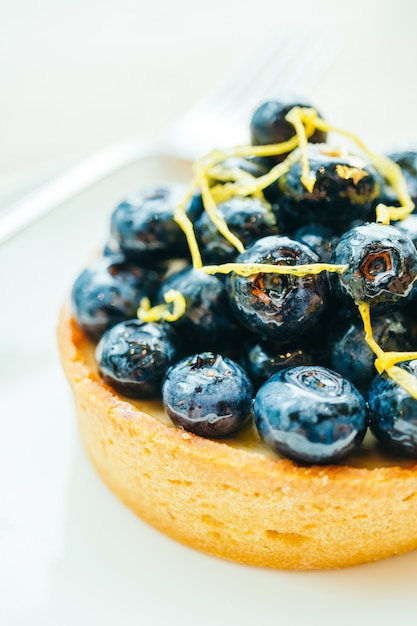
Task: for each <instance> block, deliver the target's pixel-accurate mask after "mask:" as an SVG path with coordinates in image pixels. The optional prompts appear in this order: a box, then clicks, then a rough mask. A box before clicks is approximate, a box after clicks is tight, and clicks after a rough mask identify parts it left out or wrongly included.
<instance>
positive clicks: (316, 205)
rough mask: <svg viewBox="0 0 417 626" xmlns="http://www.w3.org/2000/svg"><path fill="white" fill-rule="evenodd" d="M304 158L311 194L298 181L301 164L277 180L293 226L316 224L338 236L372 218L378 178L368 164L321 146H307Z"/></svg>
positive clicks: (281, 205) (299, 179) (284, 206)
mask: <svg viewBox="0 0 417 626" xmlns="http://www.w3.org/2000/svg"><path fill="white" fill-rule="evenodd" d="M307 155H308V160H309V164H310V172H311V174H312V175H314V177H315V183H314V187H313V190H312V191H308V189H306V187H305V186H304V185H303V183H302V182H301V173H302V170H301V162H300V161H297V162H296V163H295V164H294V165H293V166H292V167H291V168H290V170H289V171H288V172H287V173H286V174H284V175H283V176H282V177H281V178H280V179H279V181H278V185H279V188H280V191H281V193H282V196H281V197H280V202H279V204H280V208H281V210H282V211H283V212H284V213H285V214H287V217H288V219H289V220H290V222H292V223H293V225H294V227H300V226H302V225H307V224H310V223H312V222H315V223H317V224H323V225H324V226H327V227H329V228H331V229H333V231H334V232H335V233H336V234H338V235H341V234H342V233H343V232H344V231H345V230H346V229H347V228H348V227H349V225H350V223H351V222H352V221H353V220H355V219H360V220H361V221H362V222H363V221H368V220H370V219H373V217H374V205H375V201H376V199H377V198H378V196H379V175H378V173H377V172H376V170H375V169H374V167H373V166H372V165H371V164H370V163H369V162H368V161H366V160H365V159H363V158H359V157H357V156H356V155H355V156H353V155H345V154H339V153H338V152H337V151H335V149H334V147H332V146H328V145H322V144H316V145H313V144H309V145H308V149H307Z"/></svg>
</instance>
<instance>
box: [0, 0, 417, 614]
mask: <svg viewBox="0 0 417 626" xmlns="http://www.w3.org/2000/svg"><path fill="white" fill-rule="evenodd" d="M281 4H283V6H280V5H281ZM0 12H1V16H0V17H1V19H0V51H1V54H0V76H1V85H0V92H1V93H0V114H1V115H0V209H1V207H2V206H6V205H7V203H8V202H9V201H12V200H16V199H18V198H19V197H20V196H21V195H22V194H24V193H26V192H27V191H29V190H31V189H32V188H33V187H36V185H37V184H38V183H40V182H42V181H43V180H45V179H46V178H48V177H49V176H50V175H51V174H53V173H55V172H59V171H61V170H62V169H63V168H65V167H66V166H67V165H70V164H73V163H76V162H77V161H78V159H80V158H84V157H86V156H88V155H90V154H92V153H94V152H95V151H97V150H100V149H102V148H103V147H106V146H108V145H111V144H112V143H115V142H118V141H120V140H124V139H128V138H130V137H135V138H138V139H139V140H143V141H144V142H145V141H149V140H152V139H153V138H154V137H156V136H157V135H160V134H163V131H164V129H165V128H167V127H168V126H169V125H170V123H171V122H172V121H174V119H175V118H176V117H177V116H178V115H180V114H181V113H182V112H183V111H185V110H186V108H187V107H188V106H189V105H190V104H192V103H193V102H195V101H196V100H198V99H199V98H200V97H201V96H202V95H203V94H204V93H205V91H206V90H207V88H208V87H209V86H210V85H212V84H214V83H215V82H216V80H218V79H219V78H222V77H223V76H226V75H227V72H228V71H229V70H230V67H231V66H233V65H236V64H237V62H238V60H239V57H240V56H241V54H242V52H244V53H245V54H246V53H247V51H248V50H250V48H251V46H252V45H253V44H254V45H255V46H256V45H258V47H259V45H260V43H261V42H262V41H264V40H265V41H268V40H270V38H272V37H275V36H276V37H279V36H281V33H282V32H284V31H287V32H288V30H290V31H294V32H295V31H296V30H297V28H301V26H302V27H303V28H306V25H307V24H308V25H309V28H310V30H312V31H314V32H316V33H317V37H322V38H325V37H326V32H324V31H325V30H327V31H329V29H330V31H331V32H333V33H334V32H336V33H337V35H338V37H339V38H340V41H341V44H342V45H341V51H339V52H338V54H337V56H336V59H335V62H334V63H333V65H331V66H329V69H328V71H327V72H326V73H325V74H324V75H323V76H322V77H321V79H320V80H319V81H318V82H317V84H315V86H314V88H312V90H311V93H309V94H308V95H309V96H311V97H312V99H313V100H314V102H315V103H317V105H318V106H319V107H320V108H321V109H322V110H323V112H324V113H325V115H326V117H327V118H329V119H330V120H331V121H332V122H334V123H335V124H337V125H341V126H344V127H346V128H349V129H351V130H353V131H355V132H357V133H358V134H359V135H362V136H365V137H366V138H367V139H369V141H370V142H371V143H372V142H375V144H378V145H384V144H386V145H390V144H395V143H397V142H400V143H402V142H404V141H407V142H408V141H413V140H414V141H417V122H416V118H415V109H416V100H417V86H416V85H417V84H416V82H415V80H414V76H415V59H416V57H417V38H416V37H415V33H414V31H415V23H416V18H417V5H415V4H414V3H412V2H411V0H410V1H406V0H399V1H397V2H394V1H392V0H386V2H385V3H378V2H376V1H369V2H367V1H362V2H359V1H357V0H355V1H353V2H350V3H349V4H346V3H335V2H331V1H330V0H321V1H320V0H318V1H317V2H316V3H311V2H307V1H298V2H297V1H293V2H287V3H285V6H284V3H280V2H277V1H276V0H274V1H270V0H258V2H256V3H254V2H252V1H251V2H249V1H246V0H241V1H240V2H237V1H235V0H233V1H231V2H227V1H226V0H222V1H220V0H212V2H210V3H206V4H201V6H200V5H199V4H198V3H192V2H190V1H187V0H177V1H176V2H175V3H168V2H167V1H166V2H163V3H149V2H144V1H143V0H137V1H136V2H133V1H130V0H119V1H118V2H105V1H102V2H97V1H96V0H95V1H92V0H83V2H81V0H72V2H71V3H69V2H58V1H57V0H54V1H52V0H37V1H36V2H33V3H30V2H28V1H27V0H16V1H15V2H14V3H6V2H5V0H0ZM297 20H298V21H297ZM327 20H330V25H329V23H328V21H327ZM325 21H326V22H327V25H326V29H323V27H322V24H323V23H324V22H325ZM265 97H266V98H267V97H268V94H265ZM213 133H214V135H215V129H213ZM187 174H188V170H187V169H186V168H185V169H184V166H183V165H182V164H181V163H178V162H177V161H175V160H172V159H168V160H167V159H162V158H159V157H157V158H153V159H152V158H147V159H145V160H144V161H141V162H139V163H138V164H136V165H135V166H132V167H130V168H125V169H124V170H123V171H122V172H120V173H119V174H117V175H115V176H113V177H111V178H110V179H106V181H104V182H103V183H102V184H99V185H96V186H94V187H93V188H91V189H90V190H87V191H86V192H84V193H83V194H81V195H80V196H78V197H77V198H75V199H74V200H72V201H71V202H69V203H67V204H66V205H64V206H63V207H62V208H61V209H60V210H59V211H58V212H56V213H53V214H51V215H49V216H48V217H47V218H45V219H43V220H41V221H39V222H38V223H36V224H35V225H34V226H32V227H31V228H30V229H28V230H26V231H24V232H23V233H22V234H21V235H20V236H18V237H16V238H14V239H12V240H10V241H9V242H6V243H5V244H4V245H3V246H2V247H0V268H1V269H0V289H1V291H0V293H1V304H2V310H1V314H0V321H1V325H0V357H1V358H0V395H1V409H0V624H1V625H2V626H3V625H4V626H23V625H25V626H26V625H30V626H38V625H39V626H52V625H59V626H61V625H62V626H67V625H73V624H79V625H80V626H87V625H88V626H90V625H95V624H98V625H102V626H107V625H110V624H111V625H113V624H120V625H121V626H125V625H126V626H130V625H133V624H144V625H146V626H148V625H151V626H153V625H156V626H160V625H161V626H162V625H163V624H165V623H170V624H183V625H185V626H188V625H191V624H201V625H203V626H205V625H207V626H209V625H212V624H220V625H223V624H232V623H233V624H234V623H236V624H241V625H242V626H244V625H246V624H247V625H249V624H254V623H257V624H271V623H272V624H274V623H286V624H289V625H291V626H293V625H295V626H299V625H300V626H301V625H304V624H306V623H309V624H313V625H314V624H317V625H318V624H322V625H324V626H326V625H327V624H328V625H330V624H335V623H336V624H338V625H342V626H343V625H344V624H346V625H347V624H352V623H353V622H354V621H355V620H356V621H362V620H363V623H366V624H370V625H373V624H375V625H376V624H378V625H382V626H385V625H387V626H388V624H392V623H393V622H395V623H400V624H403V623H404V624H411V623H414V622H413V620H414V619H415V618H414V615H415V611H416V609H417V596H416V594H415V585H416V582H417V555H416V554H410V555H406V556H403V557H398V558H393V559H390V560H388V561H384V562H381V563H377V564H370V565H365V566H361V567H358V568H354V569H351V570H346V571H336V572H313V573H295V572H275V571H266V570H262V569H253V568H248V567H243V566H239V565H235V564H230V563H224V562H221V561H218V560H216V559H212V558H210V557H207V556H204V555H201V554H199V553H196V552H194V551H192V550H189V549H187V548H184V547H182V546H179V545H177V544H176V543H174V542H172V541H171V540H169V539H167V538H165V537H164V536H162V535H160V534H159V533H157V532H156V531H154V530H153V529H151V528H149V527H148V526H146V525H145V524H143V523H142V522H140V521H139V520H137V519H136V518H135V517H134V516H133V515H132V514H131V513H130V512H129V511H128V510H126V509H125V508H124V507H123V506H122V505H121V504H119V502H118V501H117V500H116V499H115V498H114V497H113V496H112V495H111V494H110V493H109V492H108V491H107V489H106V488H105V487H104V486H103V485H102V483H101V481H100V480H99V478H98V477H97V476H96V474H95V472H94V471H93V470H92V468H91V466H90V464H89V461H88V460H87V458H86V456H85V453H84V451H83V449H82V446H81V444H80V442H79V439H78V433H77V430H76V425H75V419H74V410H73V407H72V400H71V397H70V393H69V390H68V387H67V384H66V381H65V379H64V376H63V373H62V371H61V368H60V364H59V359H58V355H57V351H56V346H55V336H54V332H55V325H56V316H57V314H58V310H59V307H60V305H61V302H62V301H63V299H64V298H65V297H66V294H67V292H68V290H69V288H70V285H71V282H72V280H73V278H74V276H75V274H76V272H78V270H79V269H80V268H81V267H82V265H83V263H84V261H85V259H86V258H87V256H88V255H89V254H90V252H91V250H92V249H93V247H94V246H95V245H97V244H98V243H99V242H100V241H102V238H103V237H104V229H105V218H106V216H107V215H108V214H109V212H110V210H111V208H112V207H113V206H114V203H115V202H116V201H117V200H118V199H119V197H120V196H121V194H123V193H125V191H129V190H131V189H133V188H134V187H135V186H136V185H137V184H138V183H139V182H140V181H141V180H144V179H147V180H149V178H151V179H152V177H158V178H159V177H167V178H170V177H180V178H181V177H186V176H187Z"/></svg>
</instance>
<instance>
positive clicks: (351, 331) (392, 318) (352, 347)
mask: <svg viewBox="0 0 417 626" xmlns="http://www.w3.org/2000/svg"><path fill="white" fill-rule="evenodd" d="M336 321H338V320H336ZM372 334H373V338H374V339H375V341H376V342H377V343H378V345H379V346H380V347H381V348H382V349H383V350H387V351H391V350H394V351H397V352H401V351H406V350H411V349H412V346H411V343H410V336H409V332H408V327H407V322H406V319H405V317H404V315H403V314H402V313H401V312H400V311H395V312H391V313H387V314H382V315H375V316H372ZM328 353H329V365H330V367H331V368H332V369H335V370H337V371H338V372H339V374H341V375H342V376H345V377H346V378H348V379H349V380H350V381H351V382H352V383H354V384H355V385H356V386H357V387H358V389H360V391H361V392H362V393H366V390H367V388H368V386H369V384H370V383H371V381H372V379H373V378H374V376H375V374H376V371H375V367H374V361H375V354H374V352H373V351H372V350H371V348H370V347H369V345H368V344H367V343H366V341H365V332H364V330H363V323H362V321H361V320H358V319H357V318H356V316H355V317H353V316H352V317H351V318H350V320H349V321H348V322H347V323H345V324H340V323H338V324H333V328H332V329H331V331H330V333H329V339H328Z"/></svg>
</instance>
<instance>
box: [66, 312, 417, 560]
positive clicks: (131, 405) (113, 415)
mask: <svg viewBox="0 0 417 626" xmlns="http://www.w3.org/2000/svg"><path fill="white" fill-rule="evenodd" d="M58 340H59V349H60V353H61V358H62V363H63V366H64V369H65V373H66V375H67V377H68V380H69V383H70V385H71V389H72V392H73V395H74V400H75V405H76V410H77V414H78V421H79V428H80V432H81V436H82V439H83V442H84V445H85V448H86V450H87V453H88V455H89V457H90V458H91V461H92V462H93V464H94V466H95V467H96V469H97V471H98V472H99V474H100V475H101V477H102V478H103V480H104V481H105V483H106V484H107V485H108V487H109V488H110V489H111V490H112V491H113V492H114V494H115V495H116V496H117V497H118V498H119V499H120V500H121V501H122V502H123V503H124V504H126V505H127V506H128V507H129V508H130V509H131V510H132V511H134V512H135V513H136V514H137V515H138V516H139V517H140V518H142V519H143V520H144V521H146V522H148V523H149V524H151V525H152V526H154V527H155V528H157V529H158V530H160V531H162V532H163V533H165V534H166V535H168V536H170V537H172V538H173V539H175V540H177V541H180V542H182V543H184V544H186V545H188V546H191V547H193V548H196V549H198V550H201V551H203V552H206V553H209V554H212V555H215V556H217V557H222V558H225V559H229V560H233V561H237V562H240V563H245V564H249V565H257V566H263V567H272V568H280V569H300V570H310V569H326V568H342V567H349V566H353V565H358V564H360V563H364V562H368V561H374V560H377V559H382V558H385V557H389V556H391V555H394V554H401V553H404V552H407V551H409V550H412V549H414V548H416V547H417V533H416V530H415V520H416V519H417V464H416V463H415V462H414V461H404V460H402V461H399V460H397V459H394V458H388V457H387V458H385V459H383V458H381V457H378V456H376V455H374V454H372V452H371V451H370V450H369V449H368V448H369V446H372V445H373V442H372V443H371V444H369V445H368V448H367V444H366V443H365V445H364V446H363V447H362V448H361V451H360V452H359V453H358V454H357V455H356V456H355V455H354V456H353V458H352V459H350V458H349V465H346V464H343V465H328V466H317V465H313V466H309V467H303V466H299V465H297V464H295V463H293V462H291V461H289V460H285V459H281V458H278V457H276V456H273V455H272V454H271V453H270V452H269V450H268V449H267V448H266V447H265V446H264V445H263V444H262V443H261V442H260V441H259V439H258V438H257V435H256V433H255V432H254V431H253V430H252V429H251V427H250V426H248V428H247V431H245V432H244V433H243V434H242V436H241V437H240V439H239V440H237V439H231V440H227V441H212V440H208V439H203V438H201V437H199V436H197V435H194V434H192V433H189V432H185V431H183V430H181V429H178V428H175V427H174V426H173V425H172V424H170V422H169V420H168V418H167V417H166V416H165V413H164V411H163V408H162V405H161V403H160V400H143V401H136V400H131V399H127V398H125V397H123V396H120V395H119V394H117V393H116V392H115V391H114V390H112V389H111V388H110V387H108V386H107V385H105V384H104V383H103V381H102V380H101V379H100V377H99V375H98V372H97V367H96V364H95V360H94V344H93V343H92V342H91V341H90V340H89V339H88V338H87V337H86V335H85V334H84V333H83V332H82V331H81V330H80V329H79V327H78V326H77V324H76V322H75V320H74V319H73V317H72V314H71V310H70V307H69V305H66V306H65V307H64V308H63V310H62V312H61V315H60V319H59V327H58Z"/></svg>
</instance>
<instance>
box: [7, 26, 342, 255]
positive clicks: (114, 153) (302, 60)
mask: <svg viewBox="0 0 417 626" xmlns="http://www.w3.org/2000/svg"><path fill="white" fill-rule="evenodd" d="M340 47H341V46H340V40H336V38H333V40H331V39H330V37H329V36H328V37H326V38H325V39H324V40H323V39H322V38H320V39H319V38H318V37H317V36H316V35H314V34H312V33H309V32H308V31H306V32H300V31H298V32H297V34H296V36H294V35H293V34H291V35H287V36H285V37H281V38H280V39H277V40H276V41H275V43H274V44H273V45H272V46H271V45H269V44H268V46H267V47H264V49H263V50H261V51H259V50H257V51H253V50H251V51H250V54H249V55H248V57H247V58H245V59H244V60H243V62H242V61H240V63H239V66H238V67H236V68H233V70H232V72H231V73H230V74H229V75H227V76H226V77H225V78H224V79H223V80H222V81H220V82H219V83H218V84H217V85H216V86H215V88H214V89H212V90H211V91H210V92H209V93H208V94H207V95H206V96H205V97H204V98H202V99H201V100H200V101H199V102H198V103H197V104H195V105H194V106H193V107H192V108H191V109H190V110H189V111H188V112H187V113H185V115H183V116H182V117H181V118H180V119H179V120H178V122H177V123H176V124H174V126H173V127H172V128H171V129H170V130H169V131H167V132H165V136H164V137H163V138H157V139H156V140H155V141H153V142H152V143H146V144H145V143H144V142H141V141H140V140H137V139H132V140H130V141H123V142H120V143H117V144H114V145H111V146H109V147H108V148H106V149H104V150H101V151H99V152H97V153H95V154H93V155H92V156H90V157H88V158H87V159H85V160H84V161H82V162H80V163H79V164H78V165H76V166H74V167H71V168H69V169H67V170H66V171H64V172H63V173H61V174H58V175H56V176H55V177H53V178H52V179H51V180H50V181H49V182H47V183H45V184H43V185H41V186H40V187H38V188H37V189H35V191H32V192H31V193H29V194H28V195H26V196H25V197H23V198H22V199H20V200H18V201H17V202H14V203H13V204H11V205H9V206H8V207H6V208H5V209H3V210H2V211H0V244H1V243H3V242H5V241H7V240H8V239H10V238H11V237H13V236H14V235H16V234H18V233H19V232H20V231H21V230H23V229H24V228H26V227H27V226H29V225H30V224H32V223H33V222H34V221H35V220H37V219H39V218H41V217H42V216H43V215H45V214H47V213H48V212H50V211H52V210H54V209H56V208H57V207H59V206H60V205H61V204H63V203H64V202H66V201H68V200H70V199H71V198H72V197H74V196H76V195H77V194H79V193H80V192H81V191H83V190H85V189H87V188H88V187H91V186H92V185H94V184H95V183H97V182H99V181H100V180H103V179H104V178H106V177H107V176H109V175H111V174H112V173H114V172H116V171H118V170H120V169H122V168H123V167H125V166H127V165H130V164H132V163H134V162H135V161H137V160H139V159H141V158H144V157H146V156H150V155H158V154H159V155H162V154H164V155H175V156H177V157H180V158H185V159H190V160H193V159H194V158H196V157H198V156H201V155H203V154H204V153H206V152H208V151H209V150H210V149H212V148H213V147H221V146H225V145H227V146H231V145H234V144H242V143H245V142H247V132H248V131H247V127H248V120H249V118H250V114H251V112H252V110H253V109H254V108H255V107H256V106H257V105H258V104H260V103H261V101H262V100H264V99H265V98H268V99H272V98H273V97H274V96H276V95H277V93H282V92H286V93H291V92H293V91H296V92H297V93H298V94H302V95H304V96H305V95H306V94H308V93H309V92H310V90H311V89H312V87H313V86H314V84H316V83H317V82H318V81H319V80H320V79H321V78H322V76H323V75H324V73H325V72H326V71H327V70H328V69H329V67H330V65H331V64H332V63H333V62H335V60H336V58H337V52H338V50H339V49H340Z"/></svg>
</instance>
